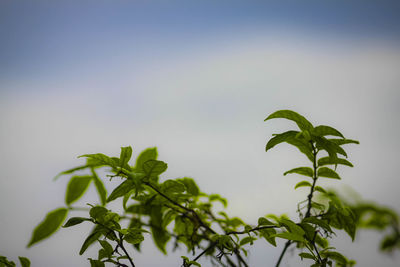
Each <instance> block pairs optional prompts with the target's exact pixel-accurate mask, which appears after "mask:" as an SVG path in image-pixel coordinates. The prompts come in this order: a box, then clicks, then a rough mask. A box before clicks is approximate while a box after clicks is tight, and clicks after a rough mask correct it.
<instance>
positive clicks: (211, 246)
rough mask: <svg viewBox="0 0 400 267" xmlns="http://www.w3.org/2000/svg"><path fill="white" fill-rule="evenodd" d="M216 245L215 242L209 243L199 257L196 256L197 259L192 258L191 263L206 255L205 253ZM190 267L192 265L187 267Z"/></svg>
mask: <svg viewBox="0 0 400 267" xmlns="http://www.w3.org/2000/svg"><path fill="white" fill-rule="evenodd" d="M216 244H217V243H216V242H213V243H211V245H210V246H209V247H208V248H206V249H205V250H203V251H202V252H201V253H200V254H199V255H197V257H196V258H194V259H193V260H192V261H197V260H198V259H200V258H201V256H203V255H204V254H206V252H207V251H209V250H210V249H212V248H213V247H215V245H216ZM191 265H192V264H189V265H188V267H189V266H191Z"/></svg>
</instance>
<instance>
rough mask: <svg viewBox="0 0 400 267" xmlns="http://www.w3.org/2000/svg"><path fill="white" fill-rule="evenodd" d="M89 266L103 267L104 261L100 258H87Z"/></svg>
mask: <svg viewBox="0 0 400 267" xmlns="http://www.w3.org/2000/svg"><path fill="white" fill-rule="evenodd" d="M89 261H90V267H105V265H104V262H102V261H100V260H94V259H89Z"/></svg>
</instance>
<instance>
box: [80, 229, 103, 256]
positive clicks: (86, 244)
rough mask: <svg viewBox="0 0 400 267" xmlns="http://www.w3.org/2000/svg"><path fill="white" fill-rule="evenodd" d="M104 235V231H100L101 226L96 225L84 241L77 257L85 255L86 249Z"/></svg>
mask: <svg viewBox="0 0 400 267" xmlns="http://www.w3.org/2000/svg"><path fill="white" fill-rule="evenodd" d="M103 233H104V230H103V229H102V227H101V226H99V225H96V226H95V227H94V229H93V230H92V232H91V233H90V234H89V236H88V237H87V238H86V239H85V241H84V242H83V244H82V247H81V249H80V250H79V255H82V254H83V253H85V251H86V249H87V248H88V247H89V246H90V245H91V244H93V243H94V242H96V241H97V239H99V238H100V236H102V235H103Z"/></svg>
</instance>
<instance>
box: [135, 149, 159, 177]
mask: <svg viewBox="0 0 400 267" xmlns="http://www.w3.org/2000/svg"><path fill="white" fill-rule="evenodd" d="M157 155H158V153H157V148H156V147H151V148H147V149H146V150H143V151H142V152H141V153H140V155H139V156H138V157H137V159H136V165H135V170H136V171H139V172H140V171H143V164H144V163H145V162H146V161H148V160H156V159H157Z"/></svg>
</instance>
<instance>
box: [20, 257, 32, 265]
mask: <svg viewBox="0 0 400 267" xmlns="http://www.w3.org/2000/svg"><path fill="white" fill-rule="evenodd" d="M18 259H19V262H20V263H21V266H22V267H29V266H31V262H30V260H29V259H28V258H25V257H18Z"/></svg>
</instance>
